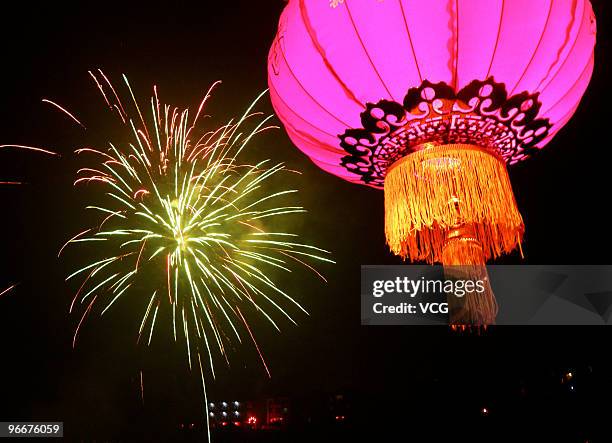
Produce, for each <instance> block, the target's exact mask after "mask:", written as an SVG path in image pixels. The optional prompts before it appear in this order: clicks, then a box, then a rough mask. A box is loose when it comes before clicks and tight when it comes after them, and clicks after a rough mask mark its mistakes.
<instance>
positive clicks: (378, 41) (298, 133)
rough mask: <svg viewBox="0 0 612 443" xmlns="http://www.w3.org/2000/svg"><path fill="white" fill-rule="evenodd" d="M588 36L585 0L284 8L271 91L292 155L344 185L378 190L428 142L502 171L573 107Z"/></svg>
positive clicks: (583, 78) (591, 38)
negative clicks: (476, 151) (481, 158)
mask: <svg viewBox="0 0 612 443" xmlns="http://www.w3.org/2000/svg"><path fill="white" fill-rule="evenodd" d="M595 34H596V24H595V17H594V14H593V10H592V8H591V4H590V3H589V1H588V0H421V1H418V0H410V1H409V0H344V1H342V0H335V1H331V2H328V1H326V0H289V4H288V5H287V7H286V8H285V10H284V12H283V14H282V17H281V19H280V23H279V30H278V34H277V36H276V38H275V40H274V43H273V45H272V48H271V51H270V55H269V85H270V91H271V92H270V93H271V97H272V103H273V105H274V108H275V110H276V112H277V114H278V116H279V117H280V119H281V120H282V122H283V124H284V126H285V128H286V130H287V132H288V134H289V136H290V138H291V140H292V141H293V142H294V143H295V145H296V146H298V147H299V148H300V149H301V150H302V151H303V152H304V153H305V154H307V155H308V156H309V157H310V158H311V159H312V161H313V162H314V163H315V164H317V165H318V166H319V167H321V168H322V169H323V170H325V171H327V172H330V173H332V174H335V175H337V176H339V177H341V178H344V179H345V180H348V181H351V182H355V183H361V184H368V185H371V186H375V187H383V186H384V178H385V174H386V171H387V168H388V167H389V166H390V165H391V164H392V163H394V162H395V161H397V160H398V159H399V158H401V157H402V156H404V155H406V153H407V152H409V151H410V149H411V148H413V147H414V146H416V145H420V144H423V143H425V142H430V141H435V142H443V143H466V142H469V143H475V144H478V145H479V146H485V147H487V148H489V149H492V150H494V151H496V152H498V154H499V155H501V156H502V157H503V159H504V160H505V161H506V162H507V163H508V164H513V163H516V162H518V161H521V160H523V159H525V158H527V157H529V156H530V155H531V154H532V153H533V152H534V151H535V150H536V149H538V148H541V147H543V146H544V145H545V144H546V143H548V142H549V141H550V140H551V138H552V137H553V136H554V135H555V134H556V133H557V132H558V131H559V130H560V129H561V128H562V127H563V125H564V124H565V123H566V122H567V121H568V120H569V119H570V118H571V116H572V115H573V113H574V112H575V111H576V108H577V107H578V104H579V102H580V99H581V97H582V95H583V93H584V91H585V89H586V87H587V85H588V83H589V80H590V77H591V73H592V71H593V48H594V45H595Z"/></svg>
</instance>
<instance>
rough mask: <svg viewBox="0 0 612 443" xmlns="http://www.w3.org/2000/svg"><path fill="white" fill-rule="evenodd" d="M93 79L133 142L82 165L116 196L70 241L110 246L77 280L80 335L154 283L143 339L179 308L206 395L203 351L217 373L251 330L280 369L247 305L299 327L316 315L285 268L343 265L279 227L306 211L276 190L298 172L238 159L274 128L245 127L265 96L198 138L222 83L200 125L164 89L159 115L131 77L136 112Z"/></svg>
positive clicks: (84, 180) (176, 319) (87, 178)
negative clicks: (91, 321) (92, 317)
mask: <svg viewBox="0 0 612 443" xmlns="http://www.w3.org/2000/svg"><path fill="white" fill-rule="evenodd" d="M89 74H90V76H91V77H92V78H93V79H94V81H95V83H96V86H97V87H98V89H99V90H100V92H101V93H102V95H103V98H104V101H105V103H106V105H107V106H108V108H109V109H110V110H111V112H113V113H114V112H117V113H118V114H119V117H120V118H121V121H122V122H123V124H124V128H125V129H126V130H127V131H128V133H129V134H130V139H131V141H130V142H123V143H122V144H113V143H109V146H108V148H107V149H104V150H101V149H94V148H85V149H78V150H76V151H75V152H76V153H77V154H82V155H87V156H88V157H89V158H91V159H93V163H90V165H89V167H86V168H82V169H80V170H79V171H78V173H77V178H76V180H75V184H76V185H80V184H89V185H91V186H96V187H102V190H103V191H104V192H105V193H106V194H105V195H107V196H108V197H110V199H111V201H110V202H106V203H105V204H104V203H99V204H96V205H91V206H88V208H89V209H92V210H95V211H97V212H99V213H101V217H102V219H101V220H100V222H99V223H98V224H97V226H96V227H94V228H90V229H88V230H84V231H82V232H80V233H79V234H77V235H75V236H74V237H73V238H72V239H71V240H69V241H68V242H67V243H66V245H68V244H74V243H79V244H87V243H91V244H92V246H93V245H95V246H96V248H95V250H96V251H97V252H98V257H97V258H96V259H95V260H93V261H92V262H91V263H88V264H86V265H85V266H83V267H81V268H79V269H77V270H76V271H75V272H73V273H72V274H71V275H70V276H69V277H68V278H67V280H70V279H73V278H75V277H78V276H84V280H83V283H82V284H81V286H80V288H79V290H78V292H77V294H76V295H75V298H74V301H73V305H71V310H72V307H73V306H74V304H75V303H77V301H78V303H77V305H82V306H86V309H85V311H84V312H83V314H82V317H81V320H80V321H79V325H78V326H77V330H76V331H75V337H74V342H75V343H76V337H77V334H78V330H79V329H80V327H81V324H82V323H83V321H84V320H85V318H86V317H87V316H88V315H89V314H90V311H92V310H94V309H95V306H97V305H96V303H99V304H101V310H102V314H104V313H105V312H106V311H107V310H109V309H110V308H111V307H112V306H114V305H115V303H117V302H118V301H120V300H122V299H124V298H126V297H128V296H130V295H131V296H132V297H135V298H140V299H143V298H142V297H143V295H144V294H143V292H144V291H145V289H144V288H147V289H146V291H147V293H148V294H149V295H145V299H144V301H145V304H146V309H145V311H144V315H143V317H142V319H141V321H140V328H139V330H138V338H137V342H140V341H141V336H143V337H142V338H143V340H142V341H143V342H144V341H146V342H147V345H148V344H150V343H151V340H152V338H153V335H154V331H155V330H156V324H158V323H159V322H158V321H157V320H158V319H159V318H161V315H160V314H161V311H163V310H168V311H169V312H170V314H171V315H170V316H165V317H164V318H172V325H171V326H172V337H173V338H174V340H175V341H178V340H183V341H184V346H185V352H186V357H187V361H188V362H189V366H190V368H191V367H192V360H193V358H196V357H197V360H196V361H197V363H198V364H197V366H199V370H200V372H201V374H200V376H201V379H202V387H203V389H204V395H205V397H206V387H205V383H204V381H205V380H204V379H205V375H204V372H205V369H204V368H205V367H206V365H203V364H202V359H203V357H204V358H205V359H207V360H208V365H207V366H208V370H210V372H211V374H212V376H213V377H214V376H215V364H214V358H213V355H214V354H217V355H220V356H222V358H223V359H224V360H225V361H226V362H228V361H229V360H228V357H227V349H228V345H229V344H230V343H231V342H232V341H233V340H236V341H237V342H239V343H241V342H242V336H246V337H250V338H251V339H252V341H253V343H254V345H255V348H256V350H257V352H258V354H259V356H260V357H261V360H262V363H263V366H264V368H265V370H266V372H267V373H268V375H269V370H268V367H267V365H266V363H265V361H264V359H263V355H262V353H261V351H260V348H259V345H258V344H257V342H256V341H255V337H254V335H253V333H252V331H251V327H250V326H249V324H248V323H247V319H246V311H245V310H252V311H254V313H255V315H257V314H260V315H261V316H262V317H263V318H264V319H265V320H266V321H268V322H269V323H270V324H271V325H272V326H273V327H274V328H276V329H278V330H280V329H279V327H278V325H277V322H276V321H275V320H274V319H273V317H274V316H275V313H276V315H280V316H281V317H284V318H286V319H288V320H289V321H291V322H293V323H295V321H294V319H293V317H292V314H291V310H295V309H296V308H297V309H299V310H301V311H303V312H306V310H304V308H303V307H302V306H300V304H299V303H298V302H297V301H296V300H294V299H293V298H292V297H291V296H290V295H288V294H287V293H286V292H284V291H283V290H282V289H281V288H280V287H279V286H277V284H276V282H275V281H274V279H273V277H274V275H275V272H276V271H282V272H291V265H292V264H295V263H296V262H297V263H298V264H300V265H303V266H305V267H306V268H307V269H310V270H312V271H314V272H315V273H316V274H317V275H318V276H319V277H321V278H323V277H322V276H321V275H320V274H319V273H318V272H317V271H316V270H315V268H314V267H313V266H311V265H310V264H308V263H306V261H311V262H329V263H333V261H332V260H330V259H329V258H327V257H326V256H327V255H328V254H329V253H328V252H327V251H325V250H323V249H320V248H317V247H314V246H311V245H308V244H303V243H300V242H299V240H297V238H298V236H297V235H296V234H293V233H290V232H283V231H281V230H278V229H277V228H275V226H277V225H278V223H279V222H283V221H284V220H286V219H285V218H286V217H287V216H288V215H290V214H298V213H303V212H305V211H304V209H303V208H302V207H300V206H298V205H294V204H291V203H289V204H287V203H284V202H285V201H287V199H289V198H291V196H292V195H293V194H294V193H295V192H296V191H294V190H291V189H274V187H275V182H274V180H275V178H276V177H278V176H280V175H281V174H283V173H285V172H289V170H288V169H287V168H285V166H284V165H283V164H281V163H279V164H274V163H272V162H271V161H270V160H263V161H260V162H258V163H255V164H243V163H239V161H238V158H239V154H240V153H241V152H242V151H243V149H245V148H246V147H247V145H248V144H249V142H250V141H251V140H252V139H253V137H255V136H256V135H257V134H259V133H261V132H263V131H267V130H268V129H270V128H272V126H268V125H267V123H268V121H269V118H270V117H262V118H259V119H258V121H257V122H256V123H254V124H253V125H254V128H253V129H251V130H248V131H246V130H244V129H243V126H244V125H245V122H247V121H250V120H253V118H254V117H256V116H258V115H260V114H259V113H256V112H253V108H254V106H255V104H256V103H257V101H258V100H259V99H260V98H261V97H262V96H263V94H261V95H260V96H259V97H258V98H257V99H256V100H255V101H254V102H253V103H252V104H251V105H250V106H249V107H248V109H247V110H246V111H245V112H244V113H243V114H242V116H241V117H240V118H238V119H236V120H231V121H230V122H228V123H227V124H226V125H223V126H221V127H220V128H217V129H215V130H212V131H208V132H205V133H203V135H201V136H199V137H195V136H194V133H195V132H197V131H198V129H199V128H198V125H197V123H198V121H199V119H201V118H202V117H203V116H204V115H203V114H202V112H203V110H204V108H205V105H206V103H207V101H208V100H209V98H210V96H211V93H212V90H213V88H214V87H215V85H216V83H215V84H214V85H213V86H212V87H211V88H210V90H209V91H208V92H207V93H206V95H205V97H204V99H203V100H202V102H201V103H200V105H199V107H198V110H197V113H196V115H195V118H194V119H193V120H190V118H189V111H188V110H183V111H181V110H179V109H177V108H174V107H171V106H169V105H163V104H162V103H161V102H160V100H159V98H158V93H157V88H154V94H153V97H152V98H151V101H150V107H149V108H148V110H147V108H141V107H140V106H139V104H138V102H137V100H136V97H135V95H134V93H133V91H132V88H131V87H130V85H129V82H128V80H127V78H126V77H125V76H123V80H124V83H125V85H126V87H127V89H128V91H129V94H130V97H131V98H132V104H131V106H132V107H133V108H134V109H135V110H136V118H135V119H132V118H130V116H129V114H128V113H127V112H126V109H127V108H126V106H124V104H122V103H121V101H120V100H119V96H118V94H117V92H116V90H115V89H114V88H113V87H112V85H111V83H110V81H109V80H108V78H107V77H106V76H105V75H104V73H102V72H101V71H99V72H98V74H94V73H93V72H91V71H90V72H89ZM98 76H101V77H102V78H103V79H104V81H99V80H98ZM105 91H106V92H105ZM56 106H57V105H56ZM58 107H59V106H58ZM60 109H63V108H61V107H60ZM69 115H71V114H69ZM74 120H76V121H77V122H78V120H77V119H76V118H74ZM147 122H148V123H147ZM79 124H80V122H79ZM101 195H102V194H101ZM101 200H102V199H101ZM285 223H286V221H285ZM66 245H64V247H62V249H61V250H60V254H61V253H62V251H63V250H64V248H65V246H66ZM177 330H178V331H179V332H178V333H177ZM181 330H182V333H181ZM207 404H208V403H207V402H206V405H207ZM206 418H207V420H208V410H207V407H206ZM209 439H210V436H209Z"/></svg>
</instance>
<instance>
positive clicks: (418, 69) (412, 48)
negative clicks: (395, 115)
mask: <svg viewBox="0 0 612 443" xmlns="http://www.w3.org/2000/svg"><path fill="white" fill-rule="evenodd" d="M397 1H398V3H399V6H400V10H401V11H402V17H403V18H404V25H405V26H406V33H407V34H408V41H409V42H410V49H411V50H412V56H413V57H414V64H415V66H416V68H417V72H418V73H419V82H420V83H423V76H422V75H421V68H419V61H418V59H417V56H416V52H415V51H414V44H413V43H412V36H411V35H410V28H409V27H408V21H407V20H406V13H405V12H404V5H403V4H402V0H397Z"/></svg>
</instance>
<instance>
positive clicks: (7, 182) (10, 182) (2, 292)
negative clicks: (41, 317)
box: [0, 145, 59, 297]
mask: <svg viewBox="0 0 612 443" xmlns="http://www.w3.org/2000/svg"><path fill="white" fill-rule="evenodd" d="M0 149H20V150H24V151H34V152H40V153H43V154H48V155H55V156H59V154H58V153H56V152H53V151H49V150H48V149H43V148H38V147H35V146H25V145H0ZM23 184H24V182H20V181H16V180H4V181H2V180H0V186H15V185H23ZM18 285H19V283H15V284H14V285H11V286H9V287H8V288H5V289H2V290H0V297H2V296H3V295H5V294H8V293H9V292H11V291H12V290H13V289H15V287H17V286H18Z"/></svg>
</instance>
